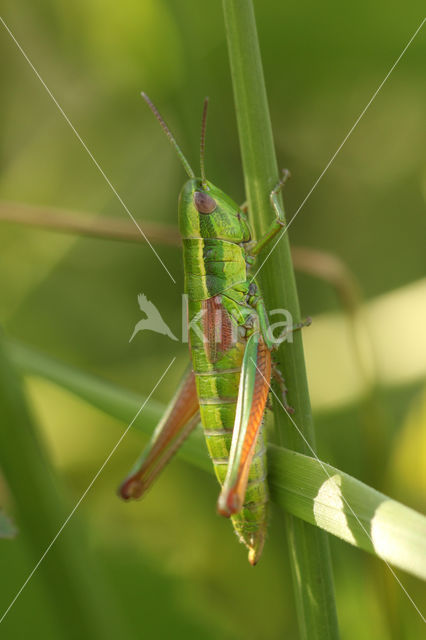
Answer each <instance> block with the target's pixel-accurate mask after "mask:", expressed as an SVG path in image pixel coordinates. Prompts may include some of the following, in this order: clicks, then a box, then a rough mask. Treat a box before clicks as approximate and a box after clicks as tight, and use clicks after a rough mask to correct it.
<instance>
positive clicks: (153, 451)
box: [119, 93, 308, 565]
mask: <svg viewBox="0 0 426 640" xmlns="http://www.w3.org/2000/svg"><path fill="white" fill-rule="evenodd" d="M142 97H143V98H144V99H145V101H146V102H147V104H148V106H149V107H150V109H151V110H152V112H153V113H154V115H155V117H156V118H157V120H158V121H159V123H160V125H161V127H162V128H163V130H164V132H165V133H166V135H167V137H168V139H169V141H170V142H171V144H172V146H173V147H174V149H175V151H176V153H177V155H178V157H179V158H180V160H181V162H182V164H183V167H184V169H185V171H186V173H187V174H188V177H189V179H188V180H187V181H186V182H185V184H184V186H183V188H182V191H181V193H180V197H179V230H180V234H181V236H182V241H183V256H184V268H185V293H186V295H187V300H188V320H189V336H188V341H189V346H190V354H191V360H192V366H191V367H190V368H189V370H188V372H187V373H186V375H185V376H184V378H183V381H182V383H181V385H180V387H179V389H178V391H177V393H176V394H175V396H174V398H173V399H172V401H171V402H170V404H169V407H168V409H167V411H166V413H165V415H164V417H163V418H162V420H161V421H160V423H159V424H158V426H157V428H156V429H155V431H154V434H153V436H152V438H151V440H150V442H149V444H148V446H147V448H146V449H145V450H144V451H143V453H142V455H141V456H140V458H139V459H138V461H137V463H136V465H135V466H134V468H133V469H132V471H131V473H130V475H129V476H128V477H127V479H126V480H125V481H124V482H123V484H122V485H121V487H120V490H119V493H120V495H121V497H122V498H124V499H125V500H129V499H131V498H139V497H141V496H142V494H144V493H145V491H146V490H147V489H148V488H149V487H150V485H151V484H152V482H153V481H154V479H155V478H156V476H157V475H158V474H159V473H160V471H161V470H162V468H163V467H164V466H165V465H166V463H167V462H168V461H169V460H170V458H171V457H172V456H173V454H174V453H175V452H176V450H177V449H178V448H179V446H180V445H181V444H182V442H183V441H184V440H185V439H186V437H187V436H188V435H189V434H190V433H191V431H192V430H193V429H194V428H195V427H196V426H197V424H198V423H199V421H200V418H201V423H202V425H203V428H204V434H205V437H206V442H207V448H208V451H209V454H210V456H211V459H212V462H213V465H214V470H215V473H216V476H217V479H218V480H219V483H220V485H221V492H220V495H219V499H218V503H217V510H218V512H219V514H221V515H223V516H225V517H228V518H229V517H230V518H231V520H232V524H233V526H234V529H235V532H236V534H237V536H238V538H239V540H240V541H241V542H242V543H243V544H244V545H245V546H246V547H247V549H248V559H249V562H250V563H251V564H252V565H255V564H256V563H257V561H258V560H259V557H260V555H261V553H262V549H263V546H264V541H265V536H266V527H267V510H268V488H267V483H266V474H267V467H266V442H265V436H264V432H263V424H262V423H263V416H264V413H265V408H266V402H267V399H268V393H269V387H270V380H271V375H272V373H274V372H275V374H276V376H277V378H278V381H279V382H280V384H281V387H282V391H283V394H284V393H285V387H284V382H283V378H282V376H281V374H280V372H279V371H278V370H277V369H276V367H275V365H274V363H273V361H272V357H271V354H272V351H273V349H274V348H276V347H277V345H278V344H280V342H281V341H282V340H283V339H284V337H285V336H284V334H282V335H281V336H280V337H279V338H278V339H274V338H273V335H272V332H271V331H270V327H269V323H268V318H267V312H266V308H265V304H264V301H263V299H262V295H261V292H260V289H259V286H258V284H257V282H256V281H254V280H253V278H251V277H250V273H251V270H252V267H253V264H254V262H255V259H256V256H257V255H258V254H259V253H260V251H261V250H262V249H263V248H264V247H265V246H266V245H267V244H268V243H269V242H270V241H271V240H272V239H273V238H274V237H275V236H276V235H277V233H278V232H279V231H280V230H281V229H282V227H283V226H284V224H285V219H284V212H283V210H282V208H281V206H280V203H279V200H278V193H279V191H280V189H281V188H282V186H283V184H284V182H285V180H286V178H287V176H288V171H286V170H285V171H284V172H283V177H282V179H281V180H280V182H279V183H278V184H277V186H276V187H275V188H274V189H273V190H272V192H271V194H270V199H271V204H272V207H273V209H274V211H275V220H274V221H273V222H272V223H271V225H270V227H269V229H268V231H267V232H266V233H265V235H264V236H263V237H262V238H260V239H259V240H258V241H255V240H253V238H252V233H251V231H250V226H249V222H248V218H247V211H246V207H244V205H243V206H242V207H239V206H238V205H237V204H236V203H235V202H234V201H233V200H232V199H231V198H230V197H229V196H228V195H227V194H226V193H224V192H223V191H221V189H219V188H218V187H216V186H215V185H214V184H212V183H211V182H210V181H209V180H207V179H206V174H205V168H204V149H205V131H206V119H207V104H208V99H207V98H206V99H205V101H204V109H203V117H202V126H201V143H200V168H201V178H197V177H196V176H195V174H194V172H193V170H192V168H191V166H190V165H189V163H188V161H187V159H186V158H185V156H184V154H183V153H182V151H181V149H180V147H179V146H178V144H177V142H176V140H175V138H174V136H173V135H172V133H171V131H170V129H169V128H168V126H167V125H166V123H165V121H164V120H163V118H162V117H161V115H160V114H159V112H158V110H157V108H156V107H155V106H154V104H153V103H152V102H151V100H150V99H149V98H148V96H147V95H146V94H144V93H142ZM307 323H308V321H307V322H305V323H301V324H300V325H296V326H294V327H293V328H291V329H290V331H292V330H294V329H295V328H300V326H303V325H304V324H307ZM285 333H288V330H287V331H286V332H285Z"/></svg>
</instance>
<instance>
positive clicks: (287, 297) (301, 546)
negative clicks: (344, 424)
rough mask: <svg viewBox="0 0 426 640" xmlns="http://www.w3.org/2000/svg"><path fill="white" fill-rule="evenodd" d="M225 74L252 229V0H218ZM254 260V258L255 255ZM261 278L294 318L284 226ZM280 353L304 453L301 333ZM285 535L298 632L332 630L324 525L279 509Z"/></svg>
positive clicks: (255, 169) (264, 198) (262, 169)
mask: <svg viewBox="0 0 426 640" xmlns="http://www.w3.org/2000/svg"><path fill="white" fill-rule="evenodd" d="M223 10H224V16H225V25H226V32H227V41H228V51H229V58H230V65H231V75H232V81H233V88H234V98H235V106H236V112H237V122H238V130H239V139H240V146H241V155H242V160H243V169H244V176H245V189H246V196H247V199H248V203H249V211H250V212H251V219H252V224H253V228H254V230H255V233H256V236H257V237H260V236H261V235H262V234H264V233H265V231H266V230H267V228H268V226H269V225H270V223H271V221H272V219H273V211H272V208H271V204H270V200H269V194H270V192H271V190H272V189H273V188H274V186H275V184H277V182H278V168H277V162H276V157H275V150H274V143H273V137H272V127H271V122H270V117H269V109H268V102H267V97H266V89H265V83H264V77H263V69H262V62H261V56H260V48H259V42H258V37H257V30H256V22H255V16H254V10H253V4H252V2H251V0H223ZM259 264H261V258H260V262H259ZM260 281H261V285H262V291H263V292H264V295H265V301H266V304H267V306H268V308H271V309H274V308H282V307H284V308H286V309H287V310H288V311H289V312H290V314H291V316H292V318H293V322H298V320H299V319H300V310H299V302H298V296H297V290H296V284H295V278H294V271H293V266H292V261H291V254H290V245H289V239H288V234H285V235H284V236H283V237H282V238H281V240H280V244H279V248H277V249H276V250H275V251H273V253H272V254H271V256H270V258H269V260H268V261H267V262H266V263H265V266H264V267H263V269H262V271H261V274H260ZM279 361H280V362H281V363H282V364H283V371H284V375H285V377H286V380H287V386H288V388H289V395H288V399H289V403H290V405H291V406H292V407H293V408H294V410H295V413H294V420H295V422H296V424H297V425H298V428H299V429H300V431H301V433H302V434H303V439H302V438H301V437H300V435H299V434H298V433H297V432H296V430H295V427H294V425H293V424H292V422H290V421H289V419H288V417H287V415H286V413H285V412H284V411H283V410H282V409H281V407H279V406H277V405H276V403H274V416H275V423H276V430H277V439H278V442H279V444H281V445H284V444H285V445H286V446H287V447H288V448H290V449H293V450H295V451H300V452H301V453H305V454H310V453H311V451H310V449H309V446H308V445H307V443H309V445H310V446H312V447H314V446H315V445H314V432H313V420H312V412H311V406H310V401H309V392H308V385H307V380H306V371H305V362H304V355H303V346H302V336H301V333H300V332H298V335H296V334H295V335H294V341H293V343H292V344H285V343H284V344H282V345H281V348H280V351H279ZM286 527H287V538H288V541H289V548H290V557H291V565H292V574H293V584H294V590H295V599H296V608H297V612H298V619H299V627H300V635H301V637H302V638H309V640H312V639H313V638H318V639H319V638H338V637H339V632H338V623H337V614H336V606H335V600H334V588H333V579H332V571H331V562H330V556H329V549H328V541H327V539H326V536H325V534H324V533H323V532H321V531H319V530H318V529H316V528H314V527H312V526H311V525H308V524H306V523H305V522H302V521H301V520H298V519H296V518H294V517H291V516H288V517H286Z"/></svg>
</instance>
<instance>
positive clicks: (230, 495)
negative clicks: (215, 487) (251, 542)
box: [218, 333, 271, 517]
mask: <svg viewBox="0 0 426 640" xmlns="http://www.w3.org/2000/svg"><path fill="white" fill-rule="evenodd" d="M270 379H271V353H270V351H269V350H268V348H267V347H266V345H265V343H264V342H263V339H262V337H261V336H260V334H259V333H254V334H252V335H251V336H250V338H249V339H248V341H247V345H246V349H245V352H244V358H243V364H242V368H241V377H240V386H239V391H238V402H237V410H236V415H235V423H234V430H233V434H232V443H231V451H230V455H229V463H228V471H227V474H226V478H225V482H224V484H223V487H222V492H221V494H220V496H219V500H218V511H219V513H220V514H221V515H224V516H226V517H229V516H231V515H232V514H233V513H238V511H240V509H241V507H242V506H243V504H244V498H245V494H246V488H247V479H248V474H249V470H250V465H251V461H252V459H253V454H254V450H255V446H256V440H257V435H258V433H259V428H260V425H261V424H262V418H263V414H264V411H265V405H266V400H267V398H268V392H269V383H270Z"/></svg>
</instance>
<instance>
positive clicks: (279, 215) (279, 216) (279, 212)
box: [250, 169, 290, 256]
mask: <svg viewBox="0 0 426 640" xmlns="http://www.w3.org/2000/svg"><path fill="white" fill-rule="evenodd" d="M289 177H290V171H289V170H288V169H283V171H282V178H281V180H280V181H279V182H278V184H277V185H276V186H275V187H274V189H272V191H271V193H270V196H269V198H270V200H271V204H272V207H273V209H274V211H275V216H276V217H275V220H274V221H273V222H272V223H271V225H270V227H269V229H268V230H267V231H266V233H265V234H264V235H263V236H262V237H261V238H260V240H258V241H257V242H256V243H255V244H254V245H253V247H251V248H250V254H251V255H252V256H257V255H259V253H260V252H261V251H262V249H263V248H264V247H265V246H266V245H267V244H268V243H269V242H270V241H271V240H272V239H273V238H275V236H276V235H277V233H279V232H280V231H281V229H282V228H283V227H285V224H286V221H285V215H284V209H283V208H282V206H281V204H280V201H279V199H278V194H279V193H280V191H281V189H282V188H283V186H284V185H285V183H286V182H287V179H288V178H289Z"/></svg>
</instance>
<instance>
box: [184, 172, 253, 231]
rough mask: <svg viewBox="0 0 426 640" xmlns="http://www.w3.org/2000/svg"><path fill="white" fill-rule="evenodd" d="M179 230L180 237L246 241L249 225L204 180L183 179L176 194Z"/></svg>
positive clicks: (230, 202)
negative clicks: (180, 189) (178, 193)
mask: <svg viewBox="0 0 426 640" xmlns="http://www.w3.org/2000/svg"><path fill="white" fill-rule="evenodd" d="M179 230H180V233H181V236H182V238H218V239H219V240H227V241H228V242H236V243H240V242H248V241H249V240H250V228H249V226H248V221H247V217H246V215H245V213H244V212H243V211H242V210H241V209H240V207H239V206H238V205H237V204H236V202H234V201H233V200H232V198H230V197H229V196H228V195H227V194H226V193H224V192H223V191H222V190H221V189H218V187H215V185H214V184H212V183H211V182H209V181H208V180H204V181H203V180H202V179H201V178H191V179H190V180H187V181H186V182H185V184H184V186H183V188H182V191H181V193H180V196H179Z"/></svg>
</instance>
